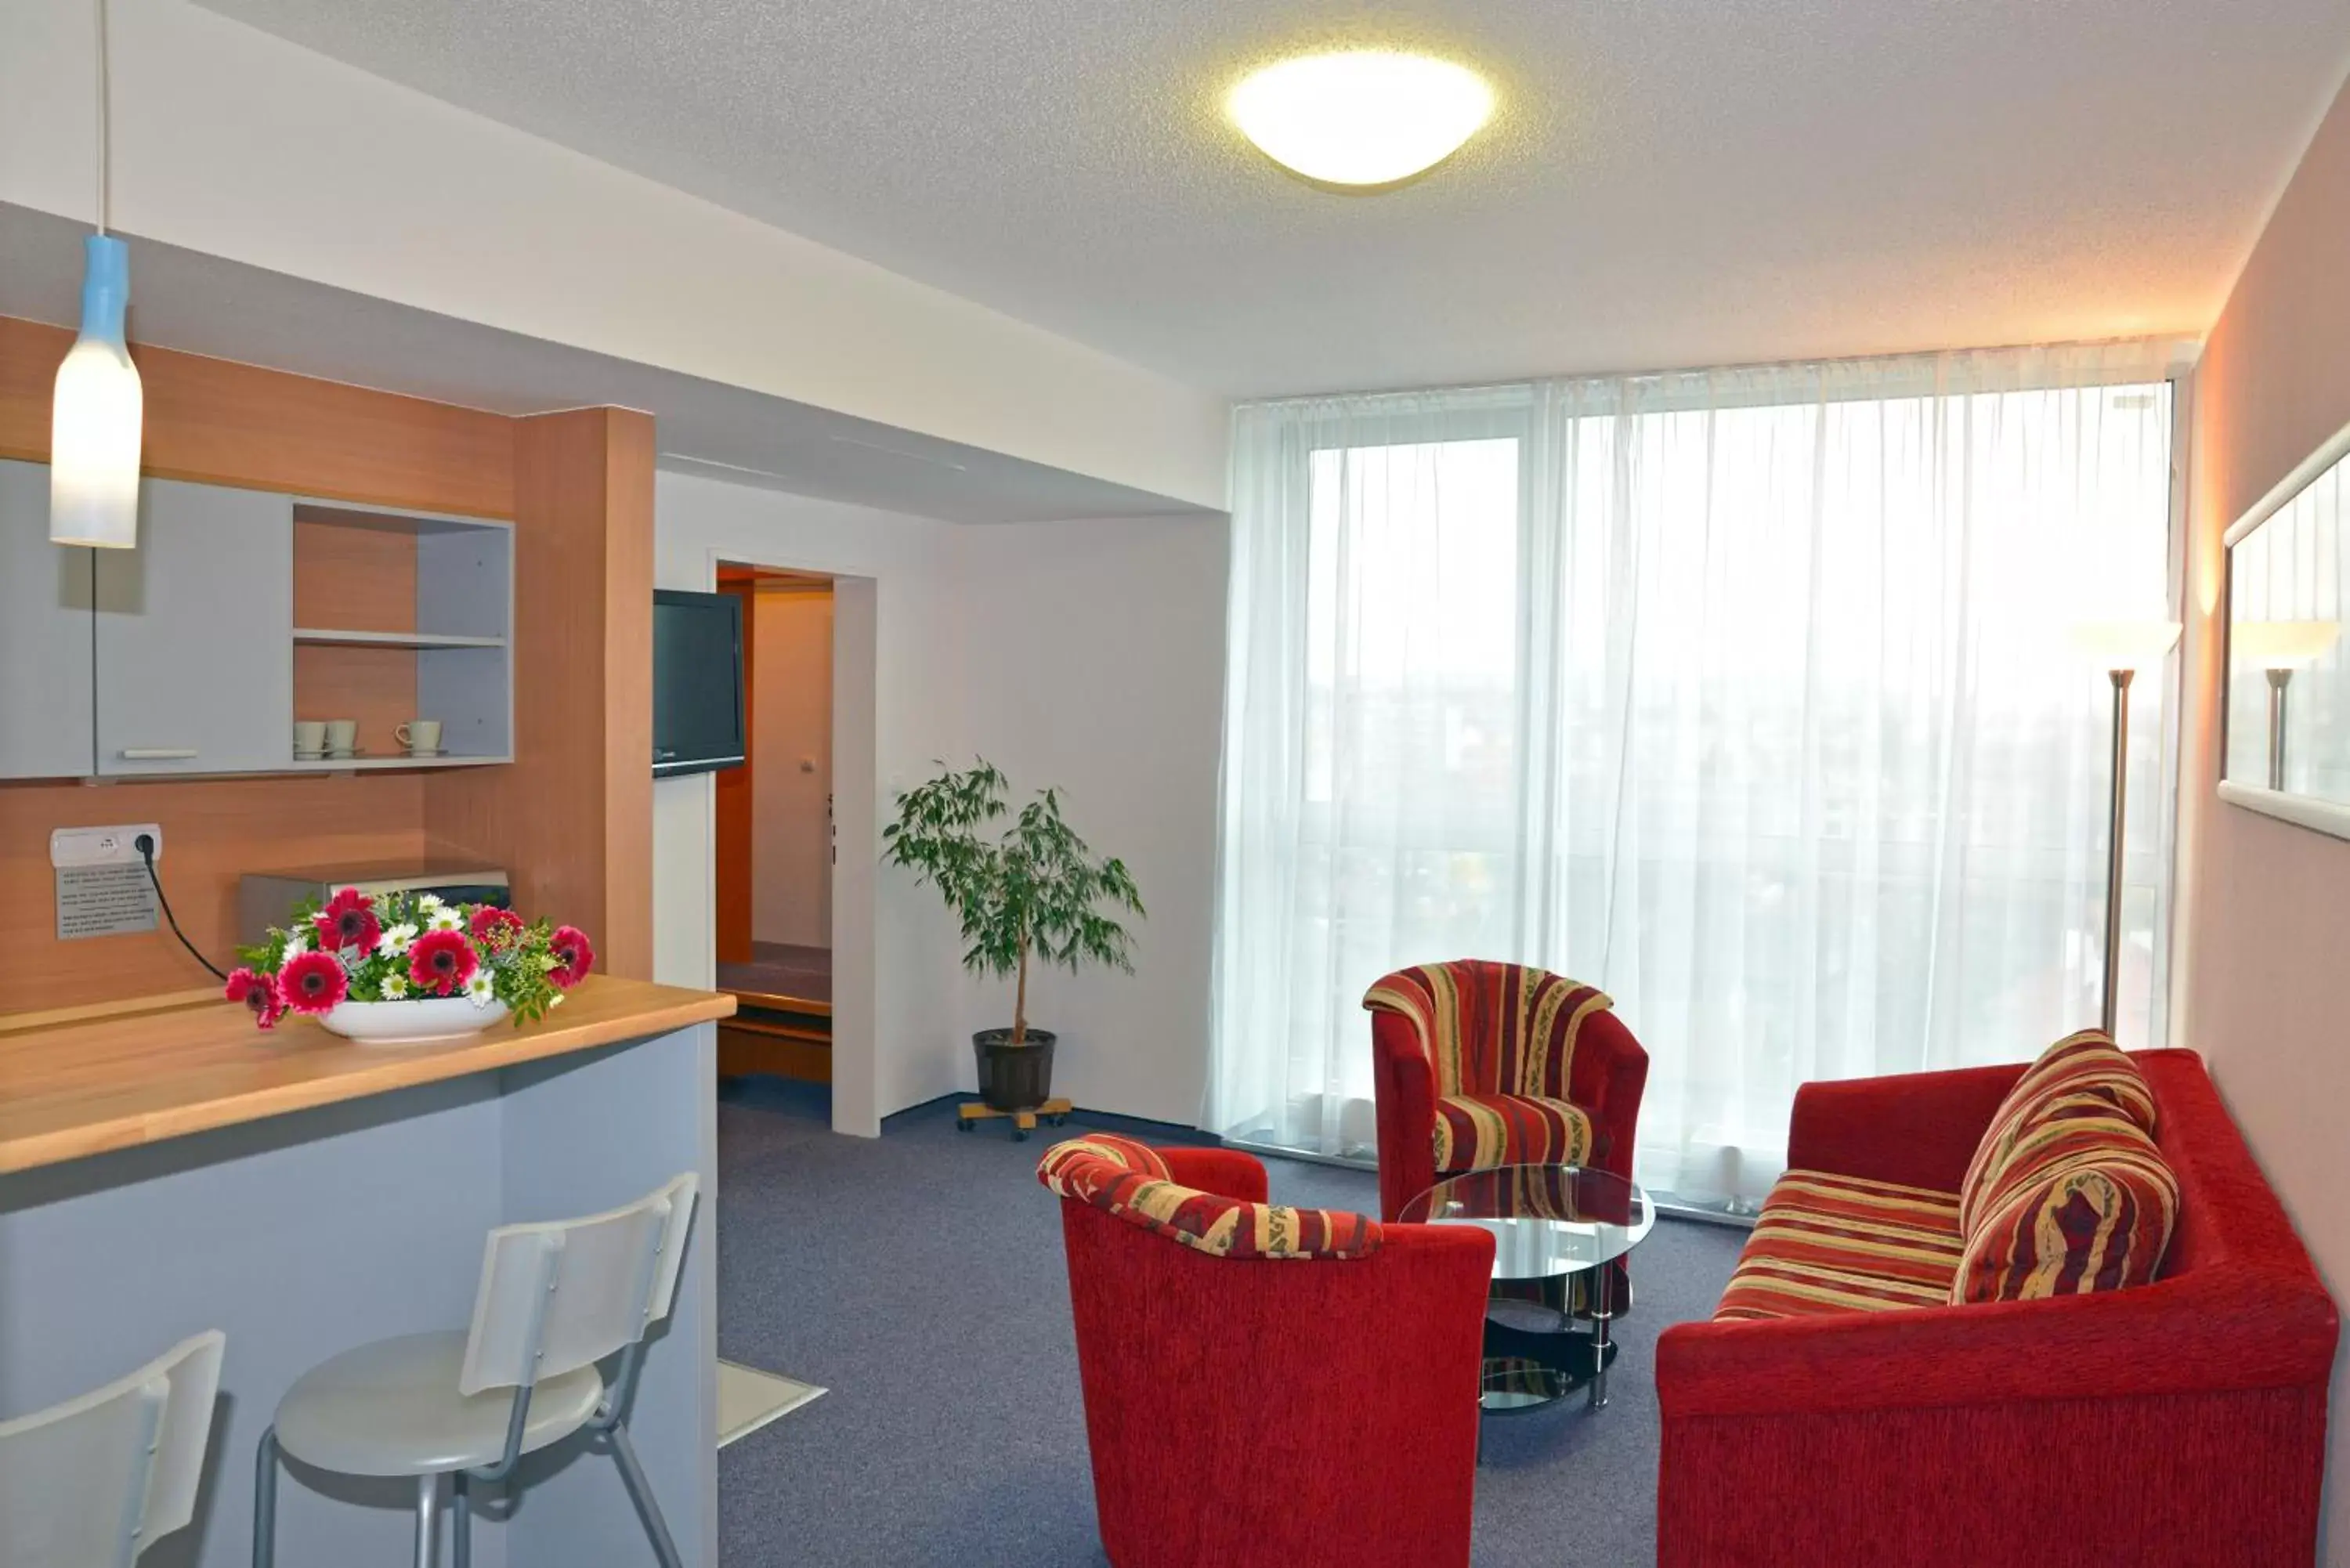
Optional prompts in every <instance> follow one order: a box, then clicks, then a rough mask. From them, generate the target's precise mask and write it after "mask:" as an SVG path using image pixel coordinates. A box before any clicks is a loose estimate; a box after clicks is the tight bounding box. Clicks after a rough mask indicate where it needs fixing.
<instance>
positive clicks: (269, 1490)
mask: <svg viewBox="0 0 2350 1568" xmlns="http://www.w3.org/2000/svg"><path fill="white" fill-rule="evenodd" d="M276 1562H277V1428H275V1427H270V1428H266V1429H265V1430H264V1431H263V1432H262V1434H261V1446H260V1447H259V1448H258V1449H256V1450H255V1453H254V1456H253V1568H276Z"/></svg>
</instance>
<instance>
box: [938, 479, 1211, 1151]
mask: <svg viewBox="0 0 2350 1568" xmlns="http://www.w3.org/2000/svg"><path fill="white" fill-rule="evenodd" d="M1226 534H1227V530H1226V528H1225V525H1224V522H1223V519H1222V518H1221V517H1219V518H1216V519H1213V520H1211V521H1205V522H1202V521H1194V520H1191V519H1167V520H1144V521H1140V522H1098V523H1039V524H1017V525H1014V526H1010V527H991V528H972V529H967V530H964V537H965V539H966V541H967V545H968V550H967V554H966V556H965V561H966V567H965V570H964V572H963V574H962V581H961V587H962V592H963V594H964V596H965V607H966V608H967V609H968V610H970V611H972V612H974V613H975V616H976V619H975V622H974V623H972V625H971V626H970V628H969V632H968V636H969V643H968V652H967V655H966V659H965V665H964V669H965V676H966V679H965V684H964V692H963V706H964V713H963V718H964V722H965V724H966V726H967V728H966V734H967V736H968V739H967V741H966V743H965V745H964V748H963V750H964V752H965V753H970V752H973V751H975V752H978V753H982V754H983V755H985V756H986V757H987V758H988V759H989V760H990V761H991V762H993V763H995V764H996V765H997V766H999V767H1001V768H1003V770H1004V771H1005V772H1006V773H1007V774H1010V775H1011V779H1012V783H1013V786H1014V789H1015V790H1018V791H1021V792H1023V793H1025V792H1027V791H1030V790H1033V789H1036V788H1039V787H1042V786H1044V785H1046V784H1050V785H1053V786H1055V787H1056V788H1058V789H1060V790H1062V791H1063V792H1064V794H1065V795H1066V800H1065V802H1064V811H1065V812H1066V815H1067V816H1068V818H1069V821H1070V824H1071V826H1074V827H1076V830H1077V832H1078V834H1079V835H1081V836H1083V837H1084V838H1085V839H1086V841H1087V843H1088V844H1090V845H1091V846H1093V847H1094V848H1095V849H1096V850H1097V851H1098V852H1100V853H1103V854H1107V855H1116V856H1118V857H1119V858H1121V859H1123V860H1124V861H1125V862H1126V863H1127V865H1128V867H1129V868H1130V869H1131V870H1132V871H1133V872H1134V877H1135V881H1136V882H1137V884H1138V885H1139V887H1140V888H1141V891H1142V901H1143V904H1144V905H1145V906H1146V907H1147V908H1148V909H1149V918H1148V919H1143V920H1141V921H1139V923H1136V924H1135V925H1133V926H1132V927H1131V929H1132V930H1133V931H1134V934H1135V938H1136V941H1135V972H1134V973H1133V975H1131V976H1127V975H1122V974H1116V973H1107V972H1104V971H1099V970H1087V971H1084V972H1082V973H1080V974H1077V975H1074V976H1073V975H1071V974H1069V973H1068V972H1067V971H1063V970H1048V971H1042V972H1040V973H1036V974H1033V975H1032V976H1031V977H1030V980H1029V988H1028V1011H1029V1017H1030V1018H1031V1020H1032V1021H1034V1022H1035V1023H1037V1024H1038V1025H1039V1026H1041V1027H1044V1028H1047V1029H1051V1030H1054V1031H1055V1032H1056V1033H1058V1034H1059V1035H1060V1037H1061V1038H1060V1044H1058V1045H1057V1046H1056V1047H1055V1056H1054V1079H1053V1082H1054V1089H1055V1093H1058V1094H1064V1095H1067V1096H1069V1097H1071V1098H1072V1099H1074V1100H1076V1102H1077V1104H1079V1105H1081V1106H1088V1107H1091V1108H1094V1109H1097V1110H1108V1111H1118V1112H1123V1113H1124V1114H1126V1115H1128V1116H1149V1117H1153V1118H1155V1119H1157V1120H1159V1121H1169V1122H1178V1123H1181V1124H1183V1125H1185V1126H1191V1125H1193V1124H1196V1123H1197V1122H1198V1121H1199V1119H1200V1106H1201V1097H1202V1095H1203V1092H1204V1090H1205V1088H1206V1085H1207V1070H1208V975H1209V955H1210V948H1211V928H1212V923H1213V917H1214V898H1215V867H1216V779H1217V768H1218V763H1219V760H1220V753H1221V737H1222V712H1223V698H1224V689H1223V679H1224V559H1225V540H1226ZM1011 1015H1012V1002H1011V996H1010V993H1009V992H1008V990H1007V989H1006V988H1004V987H1003V986H1000V985H997V984H994V983H993V982H987V983H981V982H977V981H970V980H967V979H966V980H964V981H962V1014H961V1016H962V1019H963V1023H964V1028H965V1029H966V1031H968V1030H972V1029H983V1028H988V1027H991V1026H993V1025H997V1024H1003V1023H1010V1022H1011ZM963 1067H964V1070H965V1072H966V1073H968V1072H969V1071H970V1062H969V1060H968V1055H967V1054H966V1058H965V1060H964V1062H963Z"/></svg>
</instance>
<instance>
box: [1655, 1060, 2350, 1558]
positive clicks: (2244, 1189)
mask: <svg viewBox="0 0 2350 1568" xmlns="http://www.w3.org/2000/svg"><path fill="white" fill-rule="evenodd" d="M2135 1060H2136V1061H2137V1064H2138V1065H2139V1066H2140V1068H2141V1069H2142V1070H2143V1071H2144V1073H2145V1075H2146V1078H2147V1083H2148V1085H2149V1086H2150V1088H2151V1090H2152V1093H2153V1097H2154V1101H2155V1104H2156V1107H2157V1110H2158V1126H2157V1127H2156V1141H2157V1142H2158V1144H2159V1146H2160V1147H2161V1149H2162V1153H2163V1156H2164V1158H2166V1159H2167V1160H2168V1162H2169V1164H2170V1166H2171V1168H2172V1169H2173V1171H2174V1172H2175V1173H2176V1176H2177V1178H2178V1188H2179V1199H2180V1201H2179V1214H2178V1224H2177V1228H2176V1230H2175V1231H2173V1233H2172V1237H2171V1241H2170V1247H2169V1251H2168V1253H2167V1254H2166V1255H2165V1259H2164V1262H2163V1265H2162V1267H2161V1270H2160V1272H2159V1275H2158V1278H2157V1279H2156V1281H2155V1282H2153V1283H2151V1284H2147V1285H2143V1286H2139V1287H2137V1288H2135V1289H2126V1290H2119V1291H2113V1292H2107V1293H2101V1294H2090V1295H2072V1296H2060V1297H2056V1298H2054V1299H2047V1300H2038V1301H2011V1302H1997V1303H1982V1304H1970V1305H1960V1306H1918V1307H1908V1308H1902V1309H1898V1310H1891V1311H1872V1312H1834V1313H1827V1314H1819V1315H1810V1316H1793V1317H1783V1318H1777V1319H1766V1320H1758V1321H1716V1322H1712V1323H1701V1324H1679V1325H1676V1326H1674V1327H1672V1328H1669V1329H1668V1330H1666V1331H1665V1333H1664V1334H1662V1335H1661V1336H1660V1337H1659V1341H1658V1344H1657V1389H1658V1398H1659V1405H1660V1406H1661V1407H1662V1416H1663V1452H1662V1457H1661V1461H1660V1471H1659V1486H1658V1494H1657V1522H1658V1562H1659V1564H1661V1565H1662V1568H1748V1565H1752V1568H1762V1565H1765V1564H1772V1565H1775V1564H1788V1565H1791V1568H1792V1565H1795V1564H1802V1565H1804V1568H1813V1565H1815V1564H1836V1565H1842V1564H1878V1563H1883V1564H1897V1563H1898V1564H1902V1565H1904V1568H1939V1565H1943V1564H1948V1565H1950V1568H1958V1565H1960V1564H1966V1565H1969V1568H1974V1565H1979V1564H1985V1563H2033V1564H2043V1563H2048V1564H2055V1563H2062V1564H2091V1563H2097V1564H2106V1563H2110V1564H2114V1565H2115V1568H2121V1565H2124V1564H2127V1565H2130V1568H2209V1565H2212V1564H2221V1563H2224V1564H2229V1565H2230V1568H2239V1565H2241V1568H2260V1565H2264V1564H2277V1565H2279V1568H2282V1565H2283V1564H2287V1563H2291V1564H2294V1565H2295V1568H2307V1565H2308V1564H2309V1563H2311V1562H2312V1561H2313V1560H2314V1556H2315V1552H2316V1539H2317V1521H2318V1494H2319V1487H2320V1484H2321V1480H2322V1473H2323V1468H2324V1446H2325V1397H2326V1384H2327V1379H2328V1376H2329V1375H2330V1373H2331V1370H2332V1366H2333V1361H2334V1339H2335V1333H2336V1323H2335V1315H2334V1303H2332V1301H2331V1300H2329V1299H2328V1298H2327V1296H2326V1293H2325V1291H2324V1287H2323V1286H2322V1285H2321V1284H2320V1283H2319V1282H2318V1279H2317V1275H2316V1272H2315V1270H2314V1268H2313V1266H2312V1265H2311V1262H2310V1260H2309V1256H2308V1254H2307V1252H2305V1251H2303V1248H2302V1245H2301V1242H2300V1241H2299V1239H2298V1238H2297V1237H2295V1236H2294V1234H2293V1227H2292V1225H2291V1224H2290V1223H2289V1222H2288V1221H2287V1220H2286V1218H2285V1215H2284V1211H2283V1210H2282V1207H2281V1206H2280V1205H2279V1204H2278V1202H2277V1199H2276V1197H2275V1195H2274V1193H2272V1191H2271V1190H2270V1189H2269V1186H2268V1184H2267V1182H2266V1181H2265V1180H2264V1179H2262V1175H2261V1172H2260V1169H2259V1168H2258V1167H2257V1166H2256V1165H2254V1163H2253V1162H2252V1158H2251V1153H2250V1151H2249V1150H2247V1149H2246V1147H2244V1141H2243V1138H2242V1137H2241V1135H2240V1134H2239V1133H2238V1132H2237V1130H2236V1127H2235V1124H2234V1122H2233V1121H2232V1120H2230V1117H2229V1116H2228V1113H2227V1110H2226V1108H2225V1107H2224V1106H2222V1105H2221V1104H2220V1098H2219V1096H2218V1094H2217V1092H2216V1091H2215V1090H2214V1089H2213V1087H2212V1085H2211V1081H2210V1076H2209V1075H2207V1074H2206V1073H2205V1071H2204V1068H2203V1064H2202V1062H2201V1060H2200V1058H2199V1057H2197V1056H2196V1055H2195V1054H2193V1053H2192V1052H2189V1051H2152V1052H2144V1053H2138V1054H2136V1055H2135ZM2023 1071H2024V1069H2023V1068H2022V1066H2003V1067H1984V1068H1975V1069H1969V1070H1965V1071H1960V1072H1948V1073H1924V1074H1916V1075H1908V1076H1902V1077H1889V1078H1876V1079H1866V1080H1860V1081H1856V1082H1849V1083H1832V1084H1813V1085H1805V1086H1804V1089H1803V1090H1802V1091H1801V1092H1800V1093H1799V1094H1798V1095H1797V1096H1796V1100H1795V1110H1794V1125H1793V1127H1792V1128H1791V1129H1790V1132H1789V1137H1788V1153H1787V1158H1788V1164H1789V1166H1790V1167H1791V1168H1794V1169H1798V1170H1811V1171H1822V1172H1830V1173H1834V1174H1835V1175H1839V1176H1846V1177H1856V1178H1863V1179H1871V1180H1876V1181H1885V1182H1894V1183H1898V1184H1900V1185H1902V1186H1904V1187H1914V1188H1927V1189H1934V1190H1936V1191H1955V1190H1957V1189H1958V1188H1959V1186H1960V1179H1961V1177H1962V1176H1963V1174H1964V1173H1965V1171H1966V1168H1967V1164H1968V1161H1969V1159H1970V1157H1971V1156H1972V1155H1973V1153H1974V1150H1975V1147H1976V1144H1977V1142H1978V1141H1979V1140H1980V1139H1981V1137H1982V1134H1983V1131H1984V1129H1985V1127H1987V1125H1988V1124H1989V1123H1990V1121H1991V1116H1992V1115H1993V1113H1994V1112H1995V1111H1996V1110H1997V1109H1998V1107H1999V1106H2000V1103H2001V1101H2002V1098H2003V1097H2004V1096H2006V1094H2007V1092H2008V1090H2009V1088H2010V1087H2011V1086H2012V1085H2013V1084H2014V1083H2015V1081H2016V1080H2017V1078H2018V1077H2020V1076H2021V1075H2022V1073H2023Z"/></svg>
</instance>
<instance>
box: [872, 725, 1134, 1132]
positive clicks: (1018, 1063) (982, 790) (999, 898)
mask: <svg viewBox="0 0 2350 1568" xmlns="http://www.w3.org/2000/svg"><path fill="white" fill-rule="evenodd" d="M941 765H942V766H943V765H944V764H941ZM1008 787H1009V786H1008V785H1007V784H1006V783H1005V780H1004V777H1003V774H1001V773H999V772H997V771H996V769H995V768H994V767H993V765H992V764H990V763H988V762H987V761H986V760H985V759H984V758H982V759H979V760H978V761H977V762H976V763H974V764H973V765H972V766H971V767H969V768H965V769H962V770H961V771H960V772H958V771H954V770H949V771H948V772H946V773H944V774H940V775H939V776H938V777H937V778H934V779H932V780H931V782H930V783H928V784H923V785H921V786H920V787H919V788H916V789H912V790H909V791H907V792H906V793H905V794H900V795H899V797H898V820H897V821H896V822H894V823H891V824H890V825H889V826H888V827H886V828H884V829H882V832H881V842H882V859H883V860H884V861H886V862H887V863H888V864H889V865H892V866H903V867H906V868H908V869H909V870H910V871H912V872H913V873H914V875H915V877H917V878H918V879H919V880H920V881H923V882H928V883H931V884H932V885H933V886H935V887H936V888H938V889H939V891H940V893H941V895H943V896H944V897H945V898H946V901H947V907H948V908H949V909H952V910H953V911H954V914H955V918H956V919H958V920H959V921H960V922H961V923H962V940H964V942H965V943H967V944H968V946H967V947H966V948H965V949H964V950H963V955H962V966H963V968H965V969H966V970H969V971H971V972H972V973H973V974H989V975H994V976H996V977H997V978H999V979H1003V978H1010V979H1011V980H1012V981H1013V982H1014V983H1013V989H1012V1025H1011V1027H1010V1028H1008V1029H983V1030H981V1031H980V1032H979V1033H976V1034H973V1035H972V1037H971V1043H972V1053H973V1054H975V1055H976V1056H977V1057H978V1059H979V1093H980V1097H981V1098H982V1099H983V1100H984V1101H985V1102H986V1103H987V1104H988V1105H989V1106H993V1108H995V1109H996V1110H1000V1111H1020V1110H1030V1109H1033V1108H1035V1106H1040V1105H1043V1104H1044V1103H1045V1101H1046V1100H1047V1099H1049V1098H1051V1097H1052V1089H1053V1041H1054V1035H1053V1033H1052V1031H1050V1030H1046V1029H1032V1028H1030V1027H1029V1026H1028V963H1029V961H1030V959H1032V958H1035V959H1039V960H1042V961H1045V962H1046V963H1052V964H1058V965H1060V966H1061V967H1062V968H1064V969H1066V970H1068V971H1070V972H1071V973H1075V972H1076V971H1078V970H1080V969H1082V968H1083V967H1084V966H1085V965H1087V964H1089V963H1099V964H1108V965H1111V966H1113V967H1115V968H1118V969H1122V970H1125V971H1128V973H1132V972H1133V970H1134V963H1133V961H1132V959H1131V958H1130V957H1129V955H1128V941H1129V939H1128V936H1127V933H1126V929H1125V928H1124V927H1122V926H1120V925H1119V924H1118V920H1117V919H1116V918H1115V917H1116V916H1117V915H1118V914H1120V913H1132V914H1136V915H1139V914H1141V913H1142V912H1143V909H1142V898H1141V896H1140V895H1139V893H1138V892H1137V891H1136V890H1135V886H1134V878H1133V877H1130V876H1128V874H1127V869H1126V867H1125V865H1124V863H1122V862H1120V861H1118V860H1117V859H1114V858H1110V859H1102V858H1097V857H1095V855H1094V853H1093V851H1092V850H1090V849H1088V848H1087V846H1086V842H1085V840H1084V839H1082V838H1079V837H1078V836H1077V835H1076V831H1075V830H1074V829H1072V828H1071V827H1070V826H1069V825H1068V823H1067V822H1066V821H1065V820H1064V819H1063V818H1062V816H1061V796H1060V792H1059V791H1057V790H1051V789H1045V790H1039V791H1037V792H1036V796H1035V799H1034V800H1031V801H1030V802H1028V804H1027V805H1024V806H1022V807H1021V808H1020V812H1019V815H1016V816H1013V817H1012V818H1011V820H1010V822H1009V823H1008V824H1007V823H1004V818H1005V817H1006V816H1007V815H1010V808H1009V807H1008V806H1006V805H1005V804H1004V794H1005V792H1006V790H1007V788H1008ZM999 824H1003V826H999Z"/></svg>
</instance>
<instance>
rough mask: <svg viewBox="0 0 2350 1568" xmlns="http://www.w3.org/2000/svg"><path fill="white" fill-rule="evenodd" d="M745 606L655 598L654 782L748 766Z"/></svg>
mask: <svg viewBox="0 0 2350 1568" xmlns="http://www.w3.org/2000/svg"><path fill="white" fill-rule="evenodd" d="M743 754H744V753H743V602H742V600H740V599H738V598H736V597H733V595H732V594H689V593H683V592H681V591H679V590H677V589H674V588H657V589H655V590H654V592H653V776H654V777H655V778H669V777H671V776H673V775H675V774H706V773H712V772H714V771H716V770H717V769H720V768H739V767H741V766H742V765H743Z"/></svg>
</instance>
